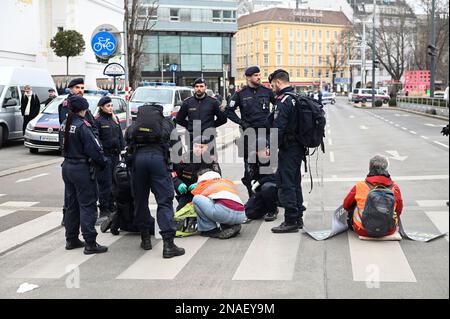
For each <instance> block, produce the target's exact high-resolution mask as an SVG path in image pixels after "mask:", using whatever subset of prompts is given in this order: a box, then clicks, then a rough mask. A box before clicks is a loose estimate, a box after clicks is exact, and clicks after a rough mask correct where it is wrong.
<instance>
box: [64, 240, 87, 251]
mask: <svg viewBox="0 0 450 319" xmlns="http://www.w3.org/2000/svg"><path fill="white" fill-rule="evenodd" d="M83 247H84V242H83V241H81V240H79V239H78V238H77V239H75V240H66V250H72V249H77V248H83Z"/></svg>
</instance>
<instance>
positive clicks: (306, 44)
mask: <svg viewBox="0 0 450 319" xmlns="http://www.w3.org/2000/svg"><path fill="white" fill-rule="evenodd" d="M303 53H304V54H308V42H305V47H304V52H303Z"/></svg>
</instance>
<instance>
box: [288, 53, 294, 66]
mask: <svg viewBox="0 0 450 319" xmlns="http://www.w3.org/2000/svg"><path fill="white" fill-rule="evenodd" d="M292 65H294V56H293V55H289V66H292Z"/></svg>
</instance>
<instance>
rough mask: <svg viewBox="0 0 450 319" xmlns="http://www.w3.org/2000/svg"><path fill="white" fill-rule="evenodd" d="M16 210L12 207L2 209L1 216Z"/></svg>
mask: <svg viewBox="0 0 450 319" xmlns="http://www.w3.org/2000/svg"><path fill="white" fill-rule="evenodd" d="M14 212H15V210H11V209H0V217H3V216H6V215H9V214H12V213H14Z"/></svg>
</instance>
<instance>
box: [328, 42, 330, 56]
mask: <svg viewBox="0 0 450 319" xmlns="http://www.w3.org/2000/svg"><path fill="white" fill-rule="evenodd" d="M327 54H330V44H329V43H327Z"/></svg>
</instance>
